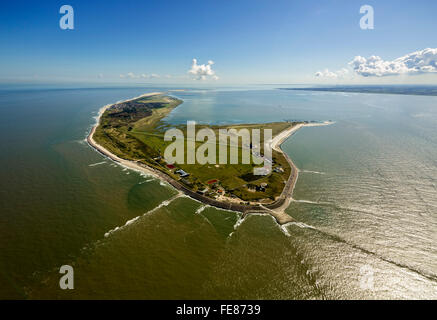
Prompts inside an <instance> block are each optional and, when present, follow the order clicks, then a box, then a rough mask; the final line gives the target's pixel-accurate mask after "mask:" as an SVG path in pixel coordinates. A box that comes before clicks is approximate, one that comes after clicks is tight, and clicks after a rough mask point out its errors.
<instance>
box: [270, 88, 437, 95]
mask: <svg viewBox="0 0 437 320" xmlns="http://www.w3.org/2000/svg"><path fill="white" fill-rule="evenodd" d="M278 89H279V90H296V91H324V92H344V93H374V94H403V95H415V96H437V86H433V85H429V86H426V85H422V86H420V85H416V86H407V85H398V86H397V85H392V86H389V85H380V86H376V85H372V86H332V87H305V88H278Z"/></svg>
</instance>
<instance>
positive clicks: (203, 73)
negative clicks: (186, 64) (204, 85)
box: [188, 59, 218, 80]
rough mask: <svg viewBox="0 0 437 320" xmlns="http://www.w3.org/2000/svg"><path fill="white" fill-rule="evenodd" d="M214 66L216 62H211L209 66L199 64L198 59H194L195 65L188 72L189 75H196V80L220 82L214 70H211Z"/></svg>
mask: <svg viewBox="0 0 437 320" xmlns="http://www.w3.org/2000/svg"><path fill="white" fill-rule="evenodd" d="M213 64H214V61H212V60H209V61H208V64H197V59H193V64H192V65H191V69H190V70H189V71H188V73H189V74H192V75H194V79H196V80H206V79H213V80H218V77H217V76H216V74H215V72H214V70H212V68H211V66H212V65H213Z"/></svg>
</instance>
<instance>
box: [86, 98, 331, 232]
mask: <svg viewBox="0 0 437 320" xmlns="http://www.w3.org/2000/svg"><path fill="white" fill-rule="evenodd" d="M160 94H163V92H151V93H146V94H143V95H140V96H138V97H134V98H130V99H127V100H123V101H118V102H115V103H112V104H107V105H105V106H103V107H102V108H100V109H99V111H98V114H97V117H96V123H95V124H94V125H93V127H92V128H91V131H90V133H89V134H88V136H87V138H86V141H87V143H88V144H89V145H90V146H91V147H92V148H93V149H95V150H96V151H97V152H99V153H100V154H102V155H103V156H105V157H107V158H109V159H111V160H112V161H114V162H117V163H119V164H121V165H122V166H124V167H126V168H129V169H132V170H135V171H138V172H141V173H146V174H148V175H151V176H153V177H155V178H158V179H159V180H161V181H163V182H166V183H168V184H170V185H171V186H173V187H174V188H175V189H176V190H177V191H178V192H182V193H184V194H185V195H186V196H188V197H190V198H192V199H194V200H196V201H200V202H202V203H203V204H205V205H210V206H213V207H216V208H219V209H225V210H231V211H237V212H242V213H243V217H245V216H246V215H247V214H251V213H267V214H270V215H272V216H273V217H274V218H275V220H276V222H277V223H278V224H279V225H283V224H286V223H288V222H292V221H294V219H293V218H292V217H291V216H290V215H288V214H287V213H285V211H284V210H285V209H286V208H287V207H288V206H289V204H290V202H291V201H292V193H293V190H294V187H295V185H296V182H297V178H298V175H299V169H298V168H297V167H296V165H295V164H294V163H293V161H292V160H291V159H290V157H289V156H288V155H287V154H286V153H285V152H284V151H283V150H282V148H281V145H282V143H283V142H284V141H285V140H287V139H288V138H289V137H290V136H292V135H293V134H294V133H295V132H297V130H299V129H300V128H302V127H305V126H323V125H329V124H331V123H330V122H324V123H300V124H297V125H295V126H293V127H291V128H289V129H286V130H284V131H282V132H280V133H279V134H277V135H276V136H275V137H274V138H273V139H272V141H271V147H272V149H274V150H276V151H278V152H281V153H282V154H283V155H284V157H285V159H286V160H287V162H288V163H289V165H290V167H291V173H290V176H289V178H288V180H287V183H286V185H285V186H284V189H283V190H282V193H281V195H280V196H279V197H278V199H277V200H275V201H274V202H272V203H269V204H264V205H263V204H260V205H241V204H239V203H238V204H237V203H233V202H225V201H219V200H215V199H211V198H208V197H205V196H203V195H200V194H198V193H195V192H194V191H192V190H190V189H188V188H186V187H185V186H183V185H182V184H180V183H179V182H178V181H176V180H174V179H173V178H171V177H170V176H168V175H167V174H165V173H163V172H161V171H159V170H157V169H154V168H152V167H149V166H147V165H145V164H143V163H139V162H137V161H132V160H126V159H122V158H120V157H118V156H116V155H115V154H113V153H111V152H110V151H108V150H107V149H105V148H104V147H103V146H101V145H99V144H98V143H97V142H96V141H95V140H94V139H93V136H94V133H95V131H96V128H97V127H98V126H99V124H100V117H101V116H102V115H103V113H104V112H105V111H106V110H107V109H108V108H109V107H111V106H113V105H114V104H117V103H122V102H127V101H131V100H135V99H138V98H141V97H146V96H154V95H160Z"/></svg>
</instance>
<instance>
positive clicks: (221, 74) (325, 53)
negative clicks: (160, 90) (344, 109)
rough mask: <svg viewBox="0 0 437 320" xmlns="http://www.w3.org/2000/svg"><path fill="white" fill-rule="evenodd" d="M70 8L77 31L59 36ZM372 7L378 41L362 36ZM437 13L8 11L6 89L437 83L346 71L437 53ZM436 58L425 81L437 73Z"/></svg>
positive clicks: (1, 14)
mask: <svg viewBox="0 0 437 320" xmlns="http://www.w3.org/2000/svg"><path fill="white" fill-rule="evenodd" d="M64 4H69V5H71V6H72V7H73V9H74V30H62V29H61V28H60V27H59V19H60V18H61V16H62V14H60V13H59V9H60V7H61V6H62V5H64ZM365 4H368V5H371V6H372V7H373V8H374V16H375V20H374V29H373V30H362V29H361V28H360V26H359V21H360V18H361V17H362V14H360V13H359V10H360V7H361V6H362V5H365ZM436 12H437V1H434V0H427V1H426V0H416V1H402V0H379V1H368V0H360V1H355V0H337V1H335V0H332V1H326V0H318V1H316V0H315V1H311V0H310V1H295V0H294V1H292V0H288V1H283V0H275V1H267V0H263V1H257V0H250V1H246V0H244V1H238V0H235V1H224V0H221V1H218V0H217V1H215V0H214V1H205V0H203V1H187V0H183V1H164V0H160V1H154V0H148V1H70V0H65V1H62V2H60V1H19V0H18V1H2V2H1V4H0V70H1V73H0V81H1V82H2V83H8V82H11V83H12V82H87V83H89V82H95V83H187V84H196V83H217V84H233V83H241V84H246V83H247V84H252V83H325V82H326V83H436V84H437V77H436V73H434V72H419V73H417V72H410V71H411V70H410V71H408V70H407V71H405V72H404V71H400V74H396V72H395V73H394V74H390V75H387V74H385V73H384V74H383V76H381V74H379V73H378V72H379V71H378V70H377V71H375V70H370V72H367V71H368V68H373V67H372V65H371V64H370V63H369V61H368V60H367V61H364V62H363V61H361V62H360V63H359V64H358V63H357V68H361V69H360V70H361V71H362V72H360V73H357V72H356V71H357V70H358V69H357V70H353V69H352V68H351V65H349V64H348V63H349V62H351V61H352V60H353V59H354V57H356V56H361V57H365V58H368V57H370V56H372V55H376V56H379V57H380V58H381V60H382V61H381V65H384V63H385V62H390V61H393V60H395V59H397V58H399V57H403V56H405V55H407V54H410V53H413V52H416V51H420V50H424V49H426V48H437V38H436V34H435V30H437V19H436ZM434 56H435V55H434V51H431V52H428V53H427V57H428V58H427V59H428V60H427V62H426V61H425V62H424V63H425V64H427V65H428V67H429V68H428V69H424V68H422V69H421V70H426V71H429V70H431V71H434V70H433V66H435V61H436V60H433V59H434V58H433V57H434ZM430 57H431V58H430ZM193 58H196V59H197V66H200V67H198V68H197V67H196V68H197V69H196V70H197V71H195V72H192V74H190V73H188V71H189V70H190V69H191V67H192V59H193ZM430 59H431V60H430ZM211 60H212V61H214V64H210V65H209V66H208V61H211ZM430 61H431V62H430ZM401 63H403V62H402V61H401ZM430 63H431V65H430V66H429V64H430ZM433 63H434V64H433ZM202 65H203V66H202ZM386 65H389V63H387V64H386ZM402 66H404V65H402ZM402 66H401V67H402ZM422 66H423V64H422ZM205 68H209V70H212V71H208V70H205ZM362 68H364V69H362ZM344 69H346V70H347V71H345V72H346V75H345V74H343V73H342V72H341V70H344ZM363 70H365V71H363ZM413 71H414V70H413ZM196 72H200V73H202V72H204V73H205V74H206V76H205V77H197V76H196V75H195V73H196ZM211 73H213V74H214V76H210V75H211ZM316 73H317V74H318V75H319V76H315V75H316ZM142 75H143V76H142ZM217 78H218V79H217Z"/></svg>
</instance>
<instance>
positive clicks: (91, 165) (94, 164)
mask: <svg viewBox="0 0 437 320" xmlns="http://www.w3.org/2000/svg"><path fill="white" fill-rule="evenodd" d="M104 163H106V161H102V162H96V163H92V164H89V165H88V167H95V166H98V165H100V164H104Z"/></svg>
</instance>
